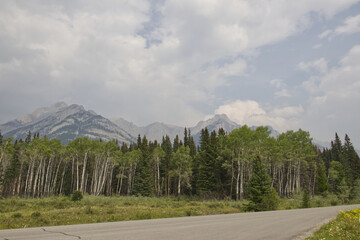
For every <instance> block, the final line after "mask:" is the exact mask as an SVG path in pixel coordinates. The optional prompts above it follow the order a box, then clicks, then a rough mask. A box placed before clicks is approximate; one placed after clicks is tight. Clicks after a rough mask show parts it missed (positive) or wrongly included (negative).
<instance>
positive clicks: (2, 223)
mask: <svg viewBox="0 0 360 240" xmlns="http://www.w3.org/2000/svg"><path fill="white" fill-rule="evenodd" d="M247 204H248V202H247V201H218V200H212V201H204V200H201V199H190V198H186V197H184V198H183V200H181V201H177V199H176V198H175V197H161V198H155V197H154V198H150V197H119V196H113V197H105V196H89V195H85V196H84V198H83V199H82V200H80V201H71V199H70V197H64V196H54V197H46V198H34V199H24V198H7V199H2V200H0V229H11V228H28V227H41V226H57V225H70V224H84V223H98V222H113V221H128V220H140V219H155V218H171V217H184V216H201V215H214V214H229V213H239V212H244V211H245V210H246V205H247ZM337 204H340V201H339V200H338V199H337V198H336V196H335V195H327V196H326V197H320V196H316V197H314V198H312V199H311V200H310V206H311V207H325V206H332V205H337ZM301 206H302V194H297V195H294V197H293V198H292V199H287V198H283V199H281V200H280V204H279V207H278V209H279V210H284V209H297V208H301Z"/></svg>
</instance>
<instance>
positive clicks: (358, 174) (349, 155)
mask: <svg viewBox="0 0 360 240" xmlns="http://www.w3.org/2000/svg"><path fill="white" fill-rule="evenodd" d="M343 149H344V159H345V162H346V163H347V165H348V171H347V172H346V176H347V180H348V183H350V184H351V185H352V184H353V183H354V182H355V181H356V180H357V179H360V158H359V156H358V154H357V153H356V151H355V148H354V146H353V145H352V143H351V141H350V138H349V136H348V135H347V134H345V143H344V148H343Z"/></svg>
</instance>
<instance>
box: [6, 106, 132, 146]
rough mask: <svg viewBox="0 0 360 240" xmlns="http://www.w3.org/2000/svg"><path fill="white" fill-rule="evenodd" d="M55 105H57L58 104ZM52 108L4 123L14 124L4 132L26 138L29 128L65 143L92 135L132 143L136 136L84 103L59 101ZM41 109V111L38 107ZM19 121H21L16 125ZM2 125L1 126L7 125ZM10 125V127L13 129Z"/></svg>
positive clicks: (7, 134)
mask: <svg viewBox="0 0 360 240" xmlns="http://www.w3.org/2000/svg"><path fill="white" fill-rule="evenodd" d="M54 106H55V105H54ZM57 106H59V107H57V108H51V110H49V111H43V112H42V113H41V114H38V115H34V114H33V113H32V114H29V115H26V116H24V117H23V118H22V119H26V121H22V122H21V121H19V120H18V119H17V120H14V121H11V122H9V123H6V124H4V125H5V126H13V128H12V129H10V128H5V131H4V130H2V134H3V135H4V136H5V137H10V136H11V137H14V138H15V139H20V138H22V139H24V138H25V137H26V135H27V133H28V132H29V131H31V132H32V133H39V134H40V136H45V135H46V136H48V137H49V138H58V139H60V140H61V141H62V142H63V143H68V142H69V141H72V140H74V139H75V138H77V137H85V136H86V137H89V138H90V139H99V138H102V139H103V140H105V141H109V140H113V139H117V140H118V141H120V142H126V143H130V142H133V141H135V139H134V138H133V137H132V136H131V135H130V134H128V133H127V132H126V131H124V130H123V129H121V128H119V127H118V126H117V125H116V124H114V123H113V122H111V121H110V120H108V119H106V118H104V117H102V116H100V115H97V114H96V113H95V112H93V111H87V110H85V109H84V107H83V106H80V105H76V104H73V105H70V106H65V105H62V104H61V105H57ZM35 112H38V113H39V111H38V110H37V111H35ZM17 123H19V124H18V125H16V124H17ZM4 125H1V126H0V128H1V129H3V126H4ZM9 129H10V130H9Z"/></svg>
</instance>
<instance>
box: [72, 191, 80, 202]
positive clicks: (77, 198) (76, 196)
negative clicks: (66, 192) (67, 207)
mask: <svg viewBox="0 0 360 240" xmlns="http://www.w3.org/2000/svg"><path fill="white" fill-rule="evenodd" d="M81 199H83V195H82V193H81V192H80V191H75V192H74V193H73V194H72V195H71V201H73V202H76V201H81Z"/></svg>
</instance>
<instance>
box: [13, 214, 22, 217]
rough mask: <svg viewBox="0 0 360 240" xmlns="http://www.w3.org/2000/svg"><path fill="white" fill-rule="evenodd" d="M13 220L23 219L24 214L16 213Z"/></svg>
mask: <svg viewBox="0 0 360 240" xmlns="http://www.w3.org/2000/svg"><path fill="white" fill-rule="evenodd" d="M12 217H13V218H21V217H22V214H21V213H14V214H13V215H12Z"/></svg>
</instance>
